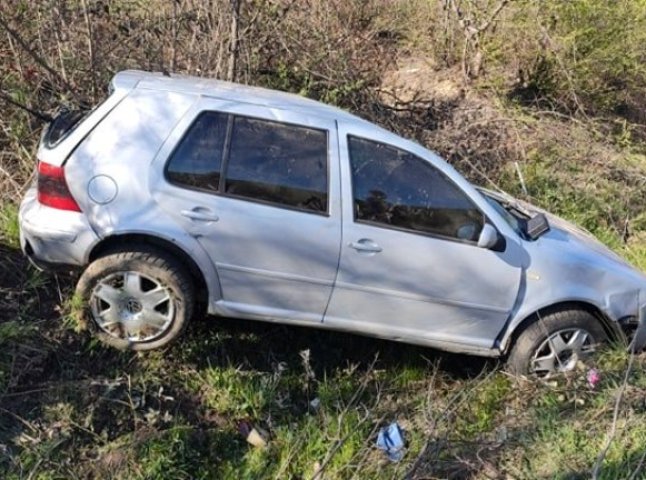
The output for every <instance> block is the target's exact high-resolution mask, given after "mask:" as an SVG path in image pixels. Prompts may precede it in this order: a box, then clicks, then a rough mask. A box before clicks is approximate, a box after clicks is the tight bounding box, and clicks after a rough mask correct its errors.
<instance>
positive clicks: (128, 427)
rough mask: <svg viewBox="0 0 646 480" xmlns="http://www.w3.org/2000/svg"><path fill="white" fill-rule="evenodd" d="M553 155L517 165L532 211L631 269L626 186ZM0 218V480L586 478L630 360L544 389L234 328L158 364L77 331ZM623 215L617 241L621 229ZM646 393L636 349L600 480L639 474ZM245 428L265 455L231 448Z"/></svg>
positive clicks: (493, 369)
mask: <svg viewBox="0 0 646 480" xmlns="http://www.w3.org/2000/svg"><path fill="white" fill-rule="evenodd" d="M574 133H575V134H581V133H580V132H574ZM538 138H540V136H539V137H538ZM558 143H559V142H557V141H555V142H553V143H549V142H545V141H543V142H542V143H541V141H539V142H537V145H536V146H535V148H534V149H533V150H532V149H530V150H529V152H528V156H529V159H530V160H531V161H529V162H528V163H527V164H526V165H524V169H523V173H524V176H525V181H526V184H527V186H528V188H529V190H530V194H531V200H532V201H534V202H536V203H538V204H539V205H541V206H543V207H546V208H548V209H550V210H552V211H554V212H555V213H557V214H560V215H562V216H564V217H565V218H568V219H570V220H573V221H576V222H577V223H580V224H582V225H583V226H584V227H586V228H588V229H590V230H591V231H592V232H593V233H595V234H596V235H597V236H599V237H600V238H601V239H602V240H603V241H604V242H605V243H606V244H608V245H609V246H611V247H613V248H615V249H616V250H617V251H618V252H620V253H622V254H624V255H625V256H626V257H628V258H629V259H630V260H631V261H633V262H634V263H635V264H636V265H638V266H641V267H644V266H645V265H646V241H644V239H645V238H646V237H645V236H644V235H642V233H641V232H642V230H643V227H642V223H643V222H642V223H640V222H641V220H640V218H641V217H640V216H639V215H640V214H641V212H640V209H639V208H638V207H636V205H635V200H634V199H635V198H641V192H640V191H639V185H637V184H632V183H626V182H625V181H624V180H623V177H621V176H616V177H613V176H608V177H605V176H604V177H602V176H598V175H597V176H595V173H594V171H590V170H589V167H588V166H586V164H585V162H583V161H582V160H581V159H578V158H573V159H571V160H570V161H568V162H563V160H562V159H563V157H564V152H563V150H561V149H560V147H559V146H558ZM622 148H623V147H622ZM615 161H616V163H615V164H620V163H618V162H625V163H624V164H623V165H624V167H625V168H626V169H627V171H634V170H630V169H642V168H644V167H643V166H644V163H646V162H644V161H643V159H642V158H641V157H639V155H638V154H631V155H627V156H625V157H622V158H620V159H615ZM557 166H558V168H557ZM515 175H516V172H515V170H514V171H511V172H507V171H503V174H502V176H501V177H500V181H501V183H502V184H503V186H505V188H507V189H508V190H510V191H511V192H512V193H515V194H519V195H522V193H521V192H520V191H519V186H518V183H517V179H516V177H515ZM582 184H585V185H586V186H585V187H582ZM631 199H632V200H631ZM0 212H1V213H0V220H1V222H0V227H1V229H0V236H1V238H2V240H1V248H2V253H3V260H2V261H3V264H4V265H6V266H7V267H8V268H6V269H5V270H4V271H3V273H2V275H0V289H1V290H2V292H3V298H0V302H2V304H1V305H0V308H1V309H2V310H1V311H3V313H4V318H1V319H0V452H2V455H0V477H2V478H6V479H9V480H13V479H16V480H17V479H23V478H42V479H50V478H51V479H58V478H114V479H124V480H125V479H166V478H173V479H184V478H185V479H194V478H200V479H225V480H226V479H265V478H267V479H271V478H277V479H283V478H293V479H300V478H303V479H310V478H315V476H317V472H318V471H319V470H320V471H321V472H320V475H318V477H317V478H321V479H323V478H324V479H352V478H356V479H371V478H374V479H381V478H404V477H405V476H406V475H407V474H409V473H410V474H411V477H410V478H474V479H484V478H504V476H505V475H506V476H508V477H510V478H517V479H535V478H546V479H547V478H556V479H574V478H588V477H589V475H590V472H591V471H592V469H593V467H594V464H595V461H596V459H597V456H598V454H599V452H600V451H601V450H602V448H603V446H604V445H605V443H606V441H607V435H608V432H609V429H610V426H611V424H612V418H613V407H614V403H615V398H616V395H617V394H618V391H619V389H620V386H621V384H622V380H623V375H624V372H625V369H626V365H627V361H628V358H627V354H626V352H624V351H622V350H620V349H610V350H608V351H605V352H603V353H602V354H601V355H599V356H598V357H596V358H595V359H593V360H592V361H591V362H590V363H589V365H585V366H584V365H581V366H580V369H578V370H576V371H575V372H573V373H572V374H571V375H568V376H566V377H562V378H559V379H557V380H556V381H552V382H548V383H544V382H539V381H527V380H522V379H515V378H511V377H509V376H508V375H507V374H506V373H504V372H503V371H501V370H500V369H499V368H498V365H496V364H495V363H493V362H488V361H482V360H478V359H474V358H469V357H463V356H457V355H448V354H441V353H439V352H435V351H432V350H428V349H422V348H418V347H413V346H406V345H400V344H396V343H390V342H384V341H378V340H372V339H367V338H362V337H355V336H352V335H347V334H340V333H332V332H321V331H315V330H307V329H301V328H288V327H284V326H276V325H264V324H257V323H253V322H242V321H233V320H215V319H209V320H205V321H199V322H196V323H194V324H193V325H191V326H190V328H189V330H188V332H187V333H186V335H185V336H184V338H183V339H182V341H181V342H179V343H178V344H176V345H175V346H173V347H170V348H167V349H164V350H161V351H155V352H149V353H145V354H135V353H127V352H119V351H116V350H112V349H108V348H105V347H103V346H102V345H100V344H99V343H97V341H96V340H93V339H92V338H91V337H90V336H89V334H88V333H87V332H86V331H85V329H84V328H83V327H84V326H83V325H80V324H79V322H78V311H79V309H80V308H81V305H80V304H79V303H78V300H77V299H76V298H75V297H74V295H73V294H72V291H73V280H74V279H73V278H65V277H60V278H57V277H52V276H51V275H47V274H42V273H40V272H37V271H36V270H34V269H32V268H30V267H29V266H28V265H27V262H26V261H25V259H24V258H23V257H22V256H21V255H20V253H19V252H18V249H17V237H18V236H17V230H16V225H17V224H16V214H15V213H16V209H15V207H14V206H12V205H9V206H7V205H5V206H4V207H3V208H2V209H0ZM626 216H628V218H629V220H630V221H629V223H630V225H631V232H630V236H629V237H628V239H627V241H625V240H626V239H625V238H624V235H623V234H624V231H623V230H622V221H620V220H618V219H624V218H626ZM591 367H596V368H597V369H599V371H600V372H602V381H601V383H600V385H599V386H598V387H597V388H595V389H592V388H590V387H589V386H588V385H587V383H586V379H585V376H586V373H587V371H588V368H591ZM644 398H646V356H645V355H643V354H642V355H640V356H639V357H637V359H636V361H635V365H634V367H633V369H632V373H631V375H630V378H629V382H628V387H627V388H626V391H625V392H624V397H623V402H622V403H621V406H620V410H619V415H618V422H617V432H616V435H615V437H614V439H613V441H612V443H611V445H610V448H609V450H608V453H607V456H606V458H605V461H604V463H603V469H602V470H601V476H600V478H604V479H615V478H629V477H630V475H631V474H633V473H634V472H637V471H638V470H640V469H642V468H643V463H644V458H643V454H644V447H643V445H645V444H646V402H645V401H644ZM393 421H397V422H398V423H399V424H400V425H401V427H402V428H403V430H404V436H405V438H406V454H405V457H404V459H403V460H402V462H400V463H392V462H390V461H388V460H387V458H386V457H385V456H384V455H383V453H382V452H380V451H379V450H378V449H377V448H376V447H375V442H376V436H377V433H378V431H379V429H380V428H382V427H384V426H386V425H388V424H389V423H391V422H393ZM247 425H248V426H252V427H255V428H256V429H257V430H258V431H259V432H261V434H262V435H264V436H265V438H266V440H267V446H266V447H265V448H257V447H253V446H251V445H250V444H248V443H247V442H246V441H245V437H244V435H243V434H242V433H241V431H243V430H244V428H245V426H247ZM636 478H639V477H636Z"/></svg>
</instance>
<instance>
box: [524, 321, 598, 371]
mask: <svg viewBox="0 0 646 480" xmlns="http://www.w3.org/2000/svg"><path fill="white" fill-rule="evenodd" d="M593 351H594V339H593V337H592V335H591V334H590V333H589V332H588V331H587V330H585V329H583V328H567V329H562V330H558V331H556V332H554V333H552V334H550V336H549V337H548V338H546V339H545V340H544V341H543V343H541V344H540V346H539V347H538V348H537V349H536V351H535V353H534V355H533V357H532V359H531V361H530V371H531V372H532V373H533V374H535V375H537V376H539V377H548V376H550V375H553V374H556V373H563V372H569V371H571V370H573V369H574V368H575V367H576V364H577V362H578V361H579V360H581V359H584V358H585V357H587V356H589V355H590V354H591V353H592V352H593Z"/></svg>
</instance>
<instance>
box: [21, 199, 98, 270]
mask: <svg viewBox="0 0 646 480" xmlns="http://www.w3.org/2000/svg"><path fill="white" fill-rule="evenodd" d="M18 223H19V225H20V246H21V248H22V251H23V252H24V253H25V255H27V257H29V259H30V260H31V261H32V263H33V264H34V265H35V266H36V267H38V268H40V269H52V268H54V267H55V266H61V265H66V266H82V265H85V264H86V263H87V260H88V257H89V254H90V251H91V250H92V247H93V246H94V245H95V244H96V243H97V242H98V241H99V238H98V237H97V235H96V233H95V232H94V230H92V227H91V226H90V224H89V223H88V221H87V219H86V218H85V215H84V214H83V213H79V212H70V211H66V210H58V209H55V208H50V207H47V206H44V205H41V204H40V203H39V202H38V199H37V194H36V189H35V188H31V189H30V190H29V191H28V192H27V194H26V195H25V198H24V199H23V201H22V203H21V205H20V212H19V215H18Z"/></svg>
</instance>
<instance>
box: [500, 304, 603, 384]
mask: <svg viewBox="0 0 646 480" xmlns="http://www.w3.org/2000/svg"><path fill="white" fill-rule="evenodd" d="M607 341H608V335H607V333H606V331H605V330H604V328H603V327H602V326H601V324H600V323H599V320H598V319H597V318H596V317H595V316H594V315H592V314H591V313H589V312H586V311H584V310H577V309H565V310H559V311H556V312H552V313H549V314H546V315H544V316H542V317H540V316H539V317H538V318H537V319H536V320H535V321H534V322H533V323H532V324H530V325H529V326H528V327H527V328H526V329H525V330H523V332H522V333H521V334H520V335H519V336H518V338H517V339H516V342H515V344H514V345H513V347H512V350H511V353H510V354H509V357H508V359H507V367H508V369H509V370H510V371H511V372H512V373H515V374H518V375H533V376H536V377H539V378H545V377H549V376H552V375H554V374H557V373H563V372H568V371H571V370H573V369H574V368H575V367H576V364H577V362H578V361H579V360H585V359H586V358H588V357H589V356H590V355H591V354H592V353H593V352H594V351H595V349H596V347H597V346H598V345H599V344H602V343H606V342H607Z"/></svg>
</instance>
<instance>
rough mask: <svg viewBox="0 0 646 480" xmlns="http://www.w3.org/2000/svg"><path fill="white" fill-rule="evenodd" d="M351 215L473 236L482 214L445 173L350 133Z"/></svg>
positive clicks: (438, 232) (448, 234) (450, 234)
mask: <svg viewBox="0 0 646 480" xmlns="http://www.w3.org/2000/svg"><path fill="white" fill-rule="evenodd" d="M348 145H349V153H350V166H351V171H352V189H353V197H354V216H355V221H359V222H369V223H375V224H380V225H385V226H390V227H395V228H402V229H406V230H411V231H414V232H421V233H426V234H432V235H438V236H441V237H447V238H451V239H458V240H465V241H472V242H473V241H476V240H477V238H478V235H479V234H480V231H481V230H482V227H483V225H484V215H483V214H482V213H481V212H480V211H479V210H478V209H477V208H476V206H475V205H474V204H473V203H472V202H471V200H470V199H469V198H468V197H467V196H466V195H465V194H464V192H462V191H461V190H460V189H459V188H458V187H457V186H456V185H454V184H453V182H451V181H450V180H449V179H448V178H447V177H446V176H444V174H442V173H441V172H440V171H439V170H437V169H436V168H435V167H433V166H432V165H431V164H429V163H428V162H426V161H425V160H422V159H421V158H419V157H416V156H415V155H413V154H411V153H409V152H406V151H403V150H400V149H398V148H395V147H393V146H390V145H385V144H383V143H379V142H374V141H370V140H366V139H362V138H358V137H352V136H350V137H348Z"/></svg>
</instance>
